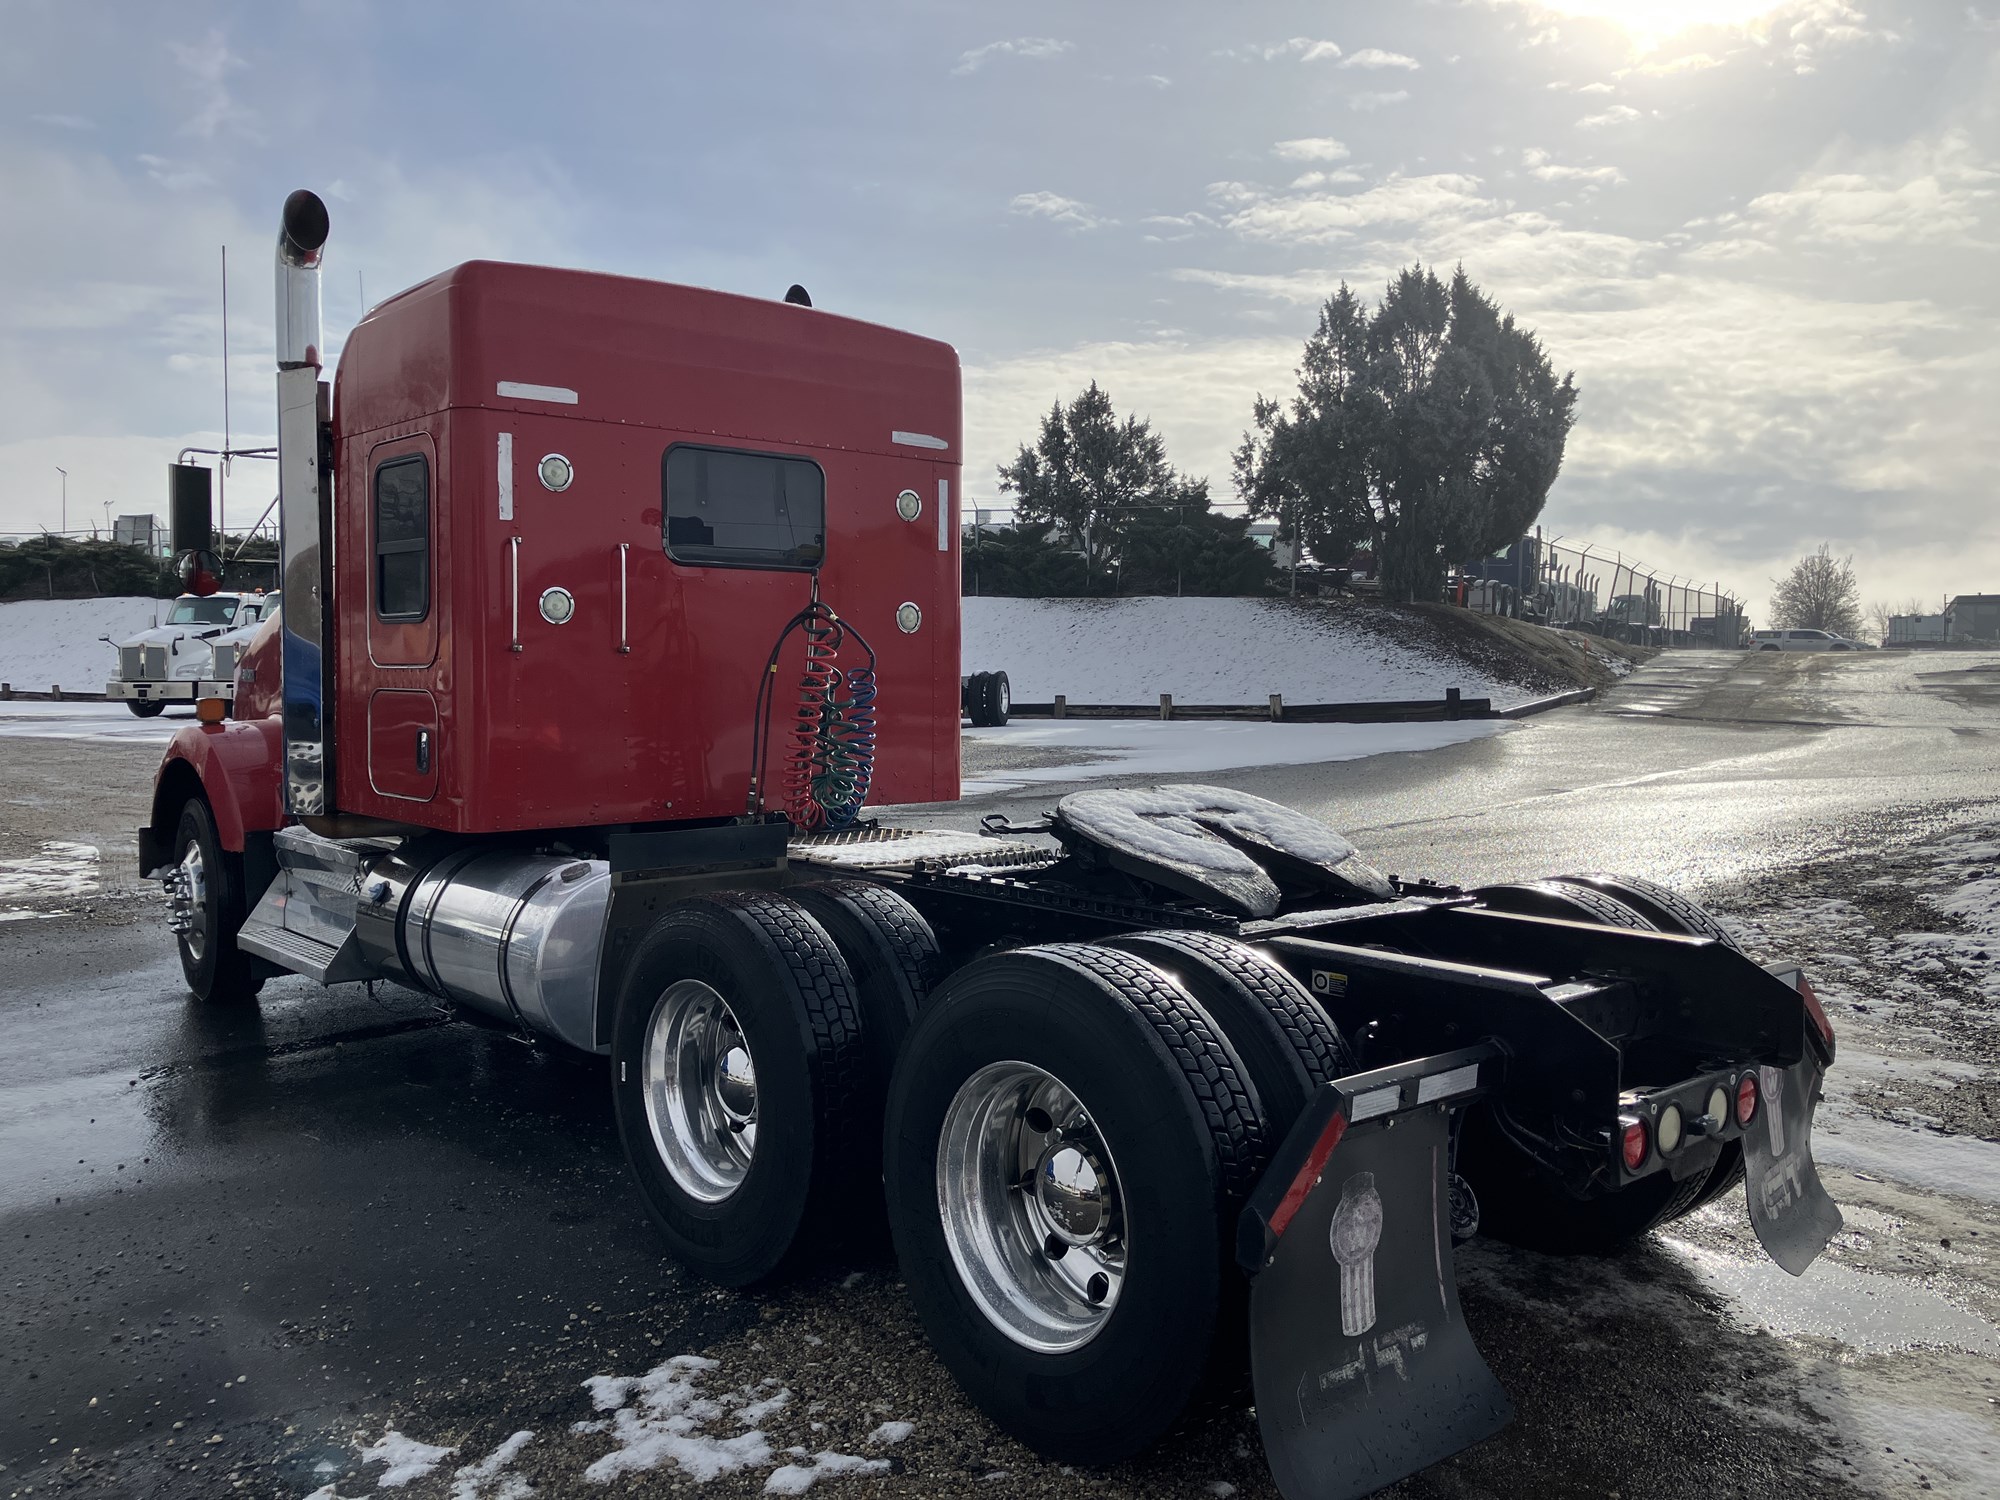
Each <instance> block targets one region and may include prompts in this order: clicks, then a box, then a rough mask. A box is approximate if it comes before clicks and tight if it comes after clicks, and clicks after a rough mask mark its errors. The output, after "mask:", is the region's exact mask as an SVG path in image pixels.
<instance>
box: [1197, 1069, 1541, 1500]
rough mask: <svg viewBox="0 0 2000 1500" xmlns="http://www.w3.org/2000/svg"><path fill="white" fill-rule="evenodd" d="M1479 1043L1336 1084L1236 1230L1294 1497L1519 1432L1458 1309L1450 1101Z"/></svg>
mask: <svg viewBox="0 0 2000 1500" xmlns="http://www.w3.org/2000/svg"><path fill="white" fill-rule="evenodd" d="M1499 1067H1500V1054H1499V1052H1498V1049H1497V1048H1493V1047H1489V1046H1482V1047H1474V1048H1469V1049H1466V1050H1465V1051H1462V1052H1454V1053H1448V1054H1445V1055H1442V1056H1439V1057H1430V1058H1424V1059H1422V1060H1420V1061H1417V1062H1412V1063H1404V1064H1399V1065H1398V1066H1396V1067H1393V1068H1384V1069H1381V1070H1379V1071H1376V1072H1372V1073H1362V1074H1355V1075H1353V1076H1351V1077H1348V1078H1342V1079H1338V1080H1336V1081H1334V1082H1332V1083H1329V1084H1325V1085H1322V1086H1321V1088H1320V1090H1319V1092H1318V1093H1317V1094H1315V1095H1314V1096H1313V1100H1312V1103H1311V1104H1310V1105H1309V1106H1308V1107H1307V1109H1306V1111H1305V1113H1304V1114H1303V1115H1302V1116H1301V1117H1300V1119H1299V1122H1298V1124H1297V1125H1296V1126H1294V1127H1293V1130H1292V1132H1291V1134H1290V1135H1289V1136H1287V1137H1286V1139H1285V1143H1284V1146H1283V1147H1282V1148H1281V1149H1280V1151H1279V1152H1278V1155H1277V1158H1276V1160H1275V1161H1274V1162H1273V1163H1272V1166H1271V1169H1270V1171H1269V1172H1267V1173H1266V1174H1265V1177H1264V1180H1263V1181H1262V1182H1261V1183H1260V1184H1259V1185H1258V1188H1257V1191H1256V1192H1255V1193H1254V1194H1253V1195H1252V1197H1251V1200H1250V1204H1249V1206H1248V1207H1247V1208H1246V1209H1245V1210H1244V1212H1243V1217H1242V1220H1241V1222H1240V1224H1239V1226H1238V1228H1239V1233H1238V1244H1237V1254H1238V1258H1239V1260H1240V1261H1241V1263H1242V1265H1243V1268H1244V1270H1245V1271H1246V1272H1248V1273H1249V1275H1250V1278H1251V1281H1250V1370H1251V1377H1252V1379H1253V1381H1254V1383H1255V1387H1256V1395H1257V1426H1258V1429H1259V1431H1260V1432H1261V1433H1262V1435H1263V1439H1264V1452H1265V1454H1266V1456H1267V1457H1268V1459H1269V1460H1270V1465H1271V1474H1272V1477H1273V1478H1274V1479H1275V1480H1276V1481H1277V1485H1278V1489H1279V1491H1280V1492H1281V1493H1282V1494H1283V1495H1284V1496H1285V1497H1286V1500H1348V1497H1355V1496H1361V1495H1367V1494H1371V1493H1373V1492H1374V1491H1376V1490H1378V1489H1381V1488H1382V1487H1383V1486H1385V1485H1389V1484H1393V1483H1395V1482H1396V1481H1397V1480H1398V1479H1401V1478H1403V1477H1405V1476H1406V1475H1409V1474H1413V1473H1415V1472H1416V1471H1417V1470H1419V1469H1423V1468H1427V1467H1429V1466H1430V1465H1431V1464H1434V1463H1436V1462H1437V1461H1438V1460H1440V1459H1442V1458H1446V1457H1449V1456H1450V1455H1451V1454H1453V1453H1456V1452H1458V1451H1459V1450H1460V1449H1462V1448H1467V1447H1470V1446H1471V1445H1472V1444H1473V1443H1476V1442H1478V1441H1480V1440H1481V1439H1482V1438H1486V1437H1490V1436H1491V1435H1492V1434H1494V1433H1495V1432H1498V1431H1499V1430H1500V1429H1501V1428H1502V1427H1503V1426H1505V1425H1506V1424H1507V1422H1508V1420H1509V1419H1510V1418H1511V1417H1512V1415H1513V1408H1512V1407H1511V1405H1510V1404H1509V1402H1508V1400H1507V1395H1506V1392H1505V1391H1503V1390H1502V1389H1501V1388H1500V1383H1499V1382H1498V1381H1497V1380H1495V1379H1494V1378H1493V1372H1492V1371H1491V1370H1489V1369H1487V1367H1486V1362H1485V1360H1483V1359H1482V1358H1481V1357H1480V1354H1479V1350H1478V1348H1477V1347H1476V1346H1475V1345H1474V1344H1473V1342H1472V1335H1471V1334H1470V1333H1469V1332H1468V1331H1467V1330H1466V1327H1465V1320H1464V1318H1463V1317H1462V1316H1461V1315H1460V1313H1459V1306H1458V1288H1457V1285H1456V1282H1455V1280H1454V1273H1453V1268H1452V1253H1451V1206H1450V1196H1449V1193H1450V1155H1449V1153H1450V1144H1451V1141H1450V1121H1449V1111H1450V1110H1451V1109H1453V1108H1455V1107H1457V1106H1459V1105H1461V1104H1463V1103H1465V1102H1467V1101H1469V1100H1471V1099H1474V1098H1476V1097H1478V1096H1479V1095H1480V1094H1482V1093H1484V1092H1485V1091H1486V1090H1487V1089H1488V1088H1489V1087H1491V1086H1492V1084H1493V1083H1494V1082H1495V1081H1497V1070H1498V1068H1499Z"/></svg>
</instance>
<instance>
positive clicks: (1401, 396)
mask: <svg viewBox="0 0 2000 1500" xmlns="http://www.w3.org/2000/svg"><path fill="white" fill-rule="evenodd" d="M1298 375H1299V388H1298V391H1297V393H1296V394H1295V395H1294V397H1293V398H1292V401H1291V404H1290V406H1289V408H1286V407H1283V406H1281V405H1280V404H1279V403H1278V402H1276V401H1272V400H1268V399H1266V398H1265V397H1264V396H1262V395H1259V396H1258V397H1257V398H1256V402H1255V404H1254V405H1253V407H1252V412H1251V416H1252V422H1253V430H1252V431H1250V432H1247V433H1245V434H1244V438H1243V444H1242V446H1241V447H1240V448H1239V449H1238V450H1237V454H1236V460H1235V470H1236V485H1237V490H1238V492H1239V493H1240V494H1241V495H1242V496H1243V498H1244V499H1245V500H1246V501H1247V502H1248V503H1249V505H1250V508H1251V511H1252V513H1253V514H1256V515H1260V516H1269V517H1274V518H1275V519H1276V520H1277V521H1278V523H1279V526H1280V530H1281V534H1282V535H1284V536H1285V537H1286V538H1287V539H1288V540H1295V541H1297V542H1299V543H1301V544H1302V545H1303V546H1304V547H1305V548H1306V549H1307V550H1308V551H1311V552H1313V553H1315V554H1316V555H1320V556H1324V557H1337V556H1344V555H1346V553H1348V552H1349V551H1351V550H1353V549H1354V548H1356V547H1358V546H1372V547H1373V548H1374V551H1375V554H1376V557H1377V560H1378V565H1379V567H1380V569H1381V577H1382V588H1383V593H1384V596H1385V597H1387V598H1392V599H1432V598H1436V597H1437V596H1438V593H1439V592H1440V590H1441V588H1442V586H1443V582H1444V574H1445V570H1446V568H1447V567H1448V566H1449V565H1450V564H1452V563H1456V562H1464V561H1469V560H1471V559H1473V558H1476V557H1484V556H1486V555H1488V554H1489V553H1491V552H1493V551H1495V550H1497V549H1498V548H1500V547H1502V546H1504V545H1506V544H1507V543H1508V542H1510V541H1512V540H1514V539H1515V538H1517V537H1519V536H1520V535H1521V534H1522V533H1523V532H1524V531H1525V530H1526V529H1527V528H1528V527H1529V526H1530V525H1531V524H1533V522H1534V519H1535V517H1536V516H1537V515H1539V514H1540V513H1541V508H1542V503H1543V501H1544V500H1546V498H1547V497H1548V492H1549V487H1550V486H1551V485H1552V484H1554V483H1555V478H1556V474H1557V472H1558V470H1559V469H1560V468H1561V467H1562V454H1563V446H1564V443H1565V441H1566V440H1567V438H1568V435H1569V429H1570V426H1571V423H1572V422H1573V421H1574V416H1575V405H1576V387H1575V385H1574V384H1573V382H1572V380H1571V378H1570V377H1569V376H1568V375H1565V376H1563V377H1562V379H1561V380H1560V381H1558V380H1557V379H1556V376H1555V372H1554V370H1553V369H1552V368H1551V367H1550V364H1549V361H1548V358H1547V356H1546V355H1544V354H1543V352H1542V349H1541V345H1540V343H1539V342H1538V341H1537V340H1536V338H1535V336H1534V335H1533V334H1532V333H1530V332H1528V331H1527V330H1525V329H1521V328H1517V327H1516V326H1515V324H1514V320H1513V318H1512V317H1511V316H1507V315H1503V314H1502V313H1501V312H1500V310H1499V308H1498V307H1496V306H1495V305H1494V304H1493V302H1492V301H1490V300H1489V299H1488V298H1487V297H1486V296H1485V294H1484V293H1482V292H1481V291H1480V290H1479V289H1478V287H1476V286H1474V285H1473V283H1472V281H1471V279H1470V278H1469V277H1467V276H1466V274H1465V271H1464V268H1463V267H1460V268H1459V269H1458V270H1456V271H1455V272H1454V273H1453V275H1452V278H1451V282H1450V284H1449V285H1446V284H1445V283H1443V282H1440V281H1439V280H1438V278H1437V276H1436V274H1435V273H1434V272H1432V271H1429V270H1427V269H1425V268H1424V267H1423V266H1422V265H1416V266H1411V267H1409V268H1408V269H1406V270H1404V271H1402V272H1401V273H1399V274H1398V275H1397V277H1396V279H1395V280H1394V281H1393V282H1391V283H1390V285H1389V288H1388V290H1387V292H1386V293H1385V295H1384V297H1383V299H1382V303H1381V305H1380V306H1379V307H1378V308H1377V309H1376V310H1375V312H1374V313H1373V314H1372V315H1371V314H1370V313H1369V312H1368V310H1367V309H1366V308H1365V307H1364V306H1363V305H1362V303H1361V301H1360V299H1359V298H1357V297H1356V296H1355V295H1354V294H1353V292H1352V291H1350V290H1349V289H1348V288H1347V286H1346V285H1345V284H1343V285H1342V286H1341V288H1340V289H1339V291H1337V292H1336V293H1335V294H1334V295H1333V296H1332V297H1330V298H1329V299H1328V300H1327V302H1326V304H1325V306H1324V307H1322V308H1321V310H1320V317H1319V326H1318V327H1317V328H1316V329H1315V331H1314V332H1313V335H1312V336H1311V337H1310V338H1309V339H1308V340H1307V341H1306V346H1305V351H1304V354H1303V356H1302V358H1301V360H1300V363H1299V368H1298Z"/></svg>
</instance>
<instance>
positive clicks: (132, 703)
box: [125, 698, 167, 719]
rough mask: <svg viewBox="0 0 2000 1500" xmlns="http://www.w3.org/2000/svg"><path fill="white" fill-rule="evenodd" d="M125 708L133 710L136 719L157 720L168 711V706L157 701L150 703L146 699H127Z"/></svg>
mask: <svg viewBox="0 0 2000 1500" xmlns="http://www.w3.org/2000/svg"><path fill="white" fill-rule="evenodd" d="M125 706H126V707H127V708H129V709H131V710H132V717H133V718H135V719H157V718H158V717H159V716H160V715H161V714H163V713H165V712H166V711H167V705H166V704H165V703H162V702H160V701H159V700H157V699H154V700H152V701H150V702H149V701H147V700H146V699H144V698H127V699H126V700H125Z"/></svg>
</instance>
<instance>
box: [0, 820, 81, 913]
mask: <svg viewBox="0 0 2000 1500" xmlns="http://www.w3.org/2000/svg"><path fill="white" fill-rule="evenodd" d="M101 860H102V855H101V854H100V852H99V850H98V848H97V846H96V845H94V844H75V843H70V842H67V841H66V840H62V839H50V840H45V841H44V842H43V844H42V846H41V848H40V849H39V850H37V851H36V852H35V853H33V854H29V855H25V856H23V857H22V858H20V859H6V860H0V901H20V900H24V899H40V900H46V899H51V898H53V899H58V900H60V899H62V898H64V897H76V896H94V895H96V894H97V889H98V869H99V865H100V863H101ZM13 914H14V913H12V912H9V913H5V915H13Z"/></svg>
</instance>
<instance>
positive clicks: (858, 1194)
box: [611, 892, 878, 1286]
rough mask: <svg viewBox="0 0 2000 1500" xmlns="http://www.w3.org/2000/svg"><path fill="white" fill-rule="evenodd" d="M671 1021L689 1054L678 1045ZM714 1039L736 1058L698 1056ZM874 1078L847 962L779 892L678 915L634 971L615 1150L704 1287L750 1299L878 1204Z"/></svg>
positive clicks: (615, 1075)
mask: <svg viewBox="0 0 2000 1500" xmlns="http://www.w3.org/2000/svg"><path fill="white" fill-rule="evenodd" d="M717 1004H719V1005H720V1006H721V1007H722V1008H723V1009H722V1010H721V1011H719V1012H718V1011H717V1009H716V1006H717ZM674 1017H680V1018H681V1019H682V1021H683V1030H682V1033H681V1035H685V1036H689V1037H691V1038H692V1039H691V1040H690V1041H689V1044H688V1046H687V1047H686V1048H683V1049H678V1050H676V1049H674V1048H673V1047H672V1043H673V1041H674V1035H675V1034H674V1033H673V1032H672V1030H671V1021H672V1019H673V1018H674ZM704 1017H707V1018H711V1019H712V1021H713V1023H714V1024H713V1025H711V1026H709V1027H708V1029H707V1030H706V1031H705V1032H704V1031H702V1030H700V1029H699V1028H700V1027H702V1025H703V1018H704ZM724 1017H726V1018H727V1019H726V1020H724V1019H723V1018H724ZM704 1035H706V1036H709V1037H711V1038H719V1039H720V1040H721V1041H724V1042H727V1043H728V1046H726V1047H720V1049H719V1052H720V1054H721V1055H718V1047H716V1046H711V1047H710V1049H709V1051H708V1052H707V1053H706V1054H704V1052H703V1044H702V1037H703V1036H704ZM737 1044H740V1045H741V1047H742V1049H743V1050H746V1051H747V1052H748V1054H749V1059H750V1062H751V1064H752V1069H751V1074H750V1077H751V1080H752V1081H751V1083H750V1089H749V1094H748V1106H749V1107H748V1111H747V1113H748V1118H749V1124H750V1130H751V1133H750V1136H749V1139H748V1140H747V1141H746V1140H745V1138H744V1137H745V1131H744V1128H743V1126H742V1114H741V1112H740V1106H741V1105H742V1103H743V1102H744V1096H743V1094H742V1092H741V1082H742V1075H741V1069H740V1067H739V1068H738V1069H736V1070H735V1074H734V1076H733V1077H732V1078H731V1079H730V1080H727V1081H726V1083H725V1080H723V1077H722V1068H721V1064H722V1063H723V1061H724V1060H725V1055H726V1054H727V1053H728V1052H729V1051H732V1050H734V1048H735V1047H736V1045H737ZM704 1058H705V1059H706V1060H705V1061H704ZM683 1063H685V1070H683V1067H682V1066H681V1065H682V1064H683ZM870 1076H871V1070H870V1068H869V1064H868V1055H867V1048H866V1039H865V1037H864V1034H863V1026H862V1018H861V1012H860V1009H859V1007H858V1006H857V1004H856V1001H855V995H854V981H853V977H852V975H851V974H850V973H849V971H848V968H847V964H846V963H845V961H844V960H843V959H842V958H841V956H840V953H839V951H838V949H836V948H835V946H834V943H833V940H832V939H831V938H829V937H828V936H827V933H826V929H825V928H823V927H821V926H820V925H819V923H818V922H816V921H814V920H813V918H812V917H810V916H809V915H807V913H806V912H805V911H804V909H803V908H801V907H800V906H799V905H798V904H797V903H795V902H792V901H789V900H787V899H786V898H784V897H783V896H778V895H769V894H763V893H756V892H725V893H722V894H718V895H713V896H704V897H700V898H696V899H692V900H688V901H683V902H681V903H679V904H678V905H676V906H674V907H672V908H670V909H669V910H667V911H666V912H664V913H662V915H661V916H660V917H659V919H658V920H657V921H656V922H655V923H654V924H653V926H652V928H651V930H650V931H648V932H647V933H646V935H645V937H644V938H642V939H641V940H640V942H639V945H638V947H637V949H636V950H635V951H634V952H633V955H632V959H631V961H630V963H629V964H628V965H627V966H626V970H625V975H624V978H623V981H622V983H621V984H620V986H619V992H618V1000H617V1009H616V1011H615V1013H614V1019H613V1024H612V1040H611V1078H612V1098H613V1102H614V1105H615V1114H616V1117H617V1124H618V1134H619V1139H620V1141H621V1142H622V1144H623V1145H624V1147H625V1155H626V1159H627V1160H628V1161H629V1162H630V1163H631V1165H632V1171H633V1175H634V1176H635V1177H636V1178H637V1179H638V1184H639V1191H640V1196H641V1198H642V1199H643V1200H644V1202H645V1205H646V1208H647V1210H648V1212H649V1213H650V1214H651V1215H652V1217H653V1220H654V1222H655V1223H656V1224H657V1225H658V1226H659V1229H660V1232H661V1234H662V1235H663V1236H664V1237H665V1239H666V1241H667V1244H668V1245H669V1247H670V1248H671V1249H672V1250H673V1252H674V1254H675V1255H676V1256H678V1257H679V1258H680V1259H681V1260H682V1261H683V1262H684V1263H685V1264H687V1265H688V1266H689V1267H690V1268H692V1269H693V1270H695V1271H697V1272H699V1273H700V1274H701V1275H702V1276H704V1277H706V1278H707V1279H708V1280H710V1281H714V1282H718V1283H720V1284H721V1285H723V1286H748V1285H751V1284H753V1283H755V1282H758V1281H762V1280H765V1279H767V1278H769V1277H770V1276H772V1275H773V1274H774V1273H776V1272H778V1271H780V1270H781V1268H789V1267H791V1266H794V1265H799V1264H803V1263H804V1262H806V1261H808V1260H810V1259H813V1258H816V1257H817V1256H818V1255H819V1254H820V1253H822V1252H824V1251H826V1250H827V1249H829V1248H831V1247H832V1246H834V1245H836V1244H838V1243H840V1242H841V1241H842V1239H843V1233H842V1228H843V1221H844V1220H845V1219H847V1218H849V1217H851V1215H852V1211H853V1207H854V1204H855V1203H856V1202H857V1201H858V1200H863V1199H865V1200H866V1201H867V1202H869V1203H873V1202H874V1201H875V1199H876V1197H877V1193H876V1189H875V1186H874V1182H873V1175H874V1174H873V1171H872V1167H873V1163H874V1162H875V1161H876V1159H877V1158H876V1154H875V1153H876V1151H877V1149H878V1148H877V1146H876V1143H875V1140H874V1137H873V1134H872V1132H870V1131H867V1130H866V1129H865V1128H864V1122H866V1121H867V1120H868V1119H869V1118H870V1115H869V1112H868V1110H867V1108H866V1101H867V1094H868V1085H869V1081H870ZM730 1087H733V1088H734V1089H735V1090H736V1092H734V1093H731V1092H730V1091H729V1089H730ZM725 1102H726V1103H728V1104H730V1105H731V1106H732V1109H734V1110H737V1111H738V1112H735V1113H725V1112H724V1111H723V1109H722V1106H723V1104H724V1103H725ZM704 1104H706V1105H707V1106H709V1107H708V1108H706V1109H705V1108H704ZM677 1124H678V1125H679V1127H680V1128H678V1129H677V1128H676V1126H677ZM676 1152H678V1153H679V1154H678V1155H677V1156H676V1155H675V1153H676ZM739 1157H744V1158H747V1165H746V1164H745V1163H744V1162H743V1161H741V1160H738V1158H739ZM704 1173H706V1174H707V1175H706V1176H704V1175H703V1174H704ZM732 1173H734V1174H735V1176H734V1178H733V1179H732V1176H731V1174H732Z"/></svg>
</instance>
